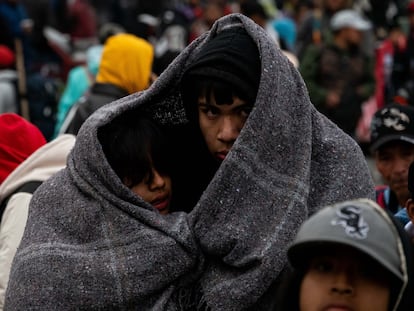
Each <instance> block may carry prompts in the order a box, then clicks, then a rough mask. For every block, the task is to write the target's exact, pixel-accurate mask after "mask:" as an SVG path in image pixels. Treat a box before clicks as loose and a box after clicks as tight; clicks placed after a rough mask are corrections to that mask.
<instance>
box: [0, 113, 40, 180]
mask: <svg viewBox="0 0 414 311" xmlns="http://www.w3.org/2000/svg"><path fill="white" fill-rule="evenodd" d="M0 133H1V135H0V185H1V184H2V183H3V181H4V180H5V179H6V178H7V176H8V175H9V174H10V173H11V172H13V170H14V169H15V168H16V167H17V166H18V165H20V163H22V162H23V161H24V160H26V159H27V157H29V156H30V155H31V154H32V153H33V152H34V151H36V150H37V149H38V148H40V147H41V146H43V145H44V144H45V143H46V139H45V137H44V136H43V134H42V132H41V131H40V130H39V129H38V128H37V127H36V126H35V125H34V124H32V123H30V122H28V121H27V120H25V119H24V118H23V117H21V116H19V115H18V114H15V113H3V114H0Z"/></svg>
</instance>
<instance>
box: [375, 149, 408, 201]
mask: <svg viewBox="0 0 414 311" xmlns="http://www.w3.org/2000/svg"><path fill="white" fill-rule="evenodd" d="M413 161H414V145H413V144H410V143H407V142H403V141H392V142H389V143H387V144H385V145H383V146H381V147H380V148H378V150H377V151H376V152H375V163H376V166H377V169H378V172H379V173H380V174H381V176H382V178H383V180H384V182H385V183H386V184H387V185H389V187H390V188H391V190H392V191H393V192H394V193H395V194H396V196H397V199H398V202H399V203H400V205H401V206H404V205H405V202H407V200H408V199H409V197H410V193H409V191H408V168H409V166H410V164H411V162H413Z"/></svg>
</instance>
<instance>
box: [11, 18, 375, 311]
mask: <svg viewBox="0 0 414 311" xmlns="http://www.w3.org/2000/svg"><path fill="white" fill-rule="evenodd" d="M229 26H239V27H244V28H245V29H246V30H247V32H248V33H249V34H250V35H251V36H252V38H253V40H254V41H255V42H256V43H257V46H258V49H259V52H260V58H261V62H262V72H261V81H260V86H259V90H258V94H257V100H256V103H255V107H254V109H253V111H252V112H251V114H250V116H249V118H248V119H247V122H246V124H245V126H244V128H243V129H242V131H241V133H240V136H239V138H238V139H237V141H236V142H235V144H234V146H233V148H232V149H231V152H230V153H229V154H228V156H227V157H226V159H225V160H224V161H223V163H222V164H221V166H220V167H219V169H218V171H217V172H216V174H215V175H214V177H213V179H212V180H211V182H210V183H209V185H208V186H207V188H206V189H205V191H204V192H203V194H202V196H201V198H200V200H199V201H198V203H197V204H196V206H194V208H193V210H192V211H191V212H190V213H188V214H187V213H184V212H175V213H171V214H169V215H165V216H163V215H160V214H159V213H157V212H156V211H155V209H153V208H152V207H151V206H150V205H149V204H147V203H146V202H144V201H142V200H141V199H140V198H138V197H136V196H135V195H134V194H133V193H132V192H131V191H130V190H129V189H128V188H126V187H125V186H124V185H123V184H122V183H121V181H120V180H119V179H118V178H117V176H116V175H115V173H114V172H113V171H112V170H111V168H110V166H109V164H108V163H107V162H106V160H105V157H104V155H103V151H102V148H101V145H100V143H99V140H98V135H97V133H98V129H99V128H100V127H102V126H103V125H105V124H107V123H108V122H111V120H112V119H113V118H114V117H116V116H117V115H120V114H123V113H128V112H129V111H130V110H132V109H145V110H147V111H151V112H152V113H153V116H154V118H156V119H157V120H160V121H162V122H163V123H164V124H169V125H170V126H175V125H180V124H184V123H185V122H187V119H186V116H185V112H184V110H183V107H182V101H181V98H180V89H179V84H178V82H179V80H180V78H181V76H182V73H183V71H184V70H185V68H186V67H187V66H188V65H189V64H191V62H192V59H194V57H195V55H197V53H198V51H199V49H200V48H202V47H203V44H204V43H205V42H207V41H208V40H210V38H211V36H214V34H215V33H217V32H220V31H221V30H222V29H223V28H224V27H229ZM183 139H185V138H184V137H183ZM183 156H186V157H188V158H189V159H188V161H191V154H189V155H188V154H187V155H183ZM190 182H191V181H190ZM360 197H367V198H371V199H375V193H374V184H373V181H372V179H371V175H370V172H369V169H368V167H367V164H366V162H365V159H364V156H363V154H362V152H361V150H360V148H359V146H358V145H357V143H356V142H355V141H354V140H353V139H352V138H351V137H349V136H347V135H346V134H345V133H344V132H343V131H341V130H340V129H339V128H338V127H337V126H335V125H334V124H333V123H332V122H330V121H329V120H328V119H327V118H326V117H324V116H323V115H321V114H320V113H318V112H317V110H316V109H315V107H314V106H313V105H312V104H311V102H310V100H309V96H308V92H307V89H306V87H305V84H304V81H303V80H302V78H301V76H300V74H299V73H298V71H297V70H296V69H295V68H294V66H293V65H291V64H290V62H289V61H288V59H287V58H286V57H285V56H284V55H283V54H282V53H281V51H280V50H279V48H278V47H277V46H276V44H275V43H274V41H273V40H272V38H270V37H269V36H268V35H267V34H266V33H265V32H264V30H263V29H262V28H260V27H259V26H257V25H256V24H254V23H253V22H252V21H251V20H250V19H248V18H246V17H244V16H243V15H239V14H233V15H228V16H225V17H223V18H221V19H219V20H218V21H217V22H216V23H215V24H214V26H213V27H212V29H211V31H210V32H208V33H206V34H204V35H203V36H201V37H200V38H198V39H197V40H195V41H194V42H193V43H192V44H190V45H189V46H188V47H187V48H186V49H185V50H184V51H183V52H182V53H181V54H180V55H179V56H178V57H177V58H176V59H175V60H174V61H173V62H172V64H171V65H170V66H169V67H168V68H167V70H166V71H165V72H164V73H163V74H162V75H161V76H160V77H159V79H158V80H157V81H156V82H155V83H154V84H153V85H152V86H151V87H150V88H149V89H148V90H146V91H143V92H141V93H137V94H133V95H130V96H127V97H124V98H122V99H120V100H118V101H115V102H113V103H110V104H108V105H106V106H104V107H103V108H101V109H100V110H98V111H97V112H96V113H94V114H93V115H92V116H91V117H90V118H89V119H88V120H87V121H86V122H85V123H84V125H83V126H82V128H81V130H80V132H79V135H78V138H77V141H76V145H75V147H74V149H73V150H72V152H71V154H70V156H69V158H68V165H67V168H66V169H64V170H63V171H61V172H59V173H58V174H56V175H55V176H53V177H52V178H50V179H49V180H48V181H46V182H45V183H44V184H43V185H42V186H41V187H40V188H39V189H38V191H36V192H35V194H34V196H33V200H32V202H31V205H30V212H29V219H28V222H27V226H26V230H25V233H24V236H23V240H22V243H21V245H20V247H19V249H18V251H17V254H16V257H15V259H14V262H13V266H12V271H11V275H10V282H9V287H8V290H7V293H6V308H5V310H86V309H87V310H184V309H189V310H196V309H211V310H244V309H249V308H250V309H252V310H260V308H263V309H265V307H263V305H261V304H262V301H263V299H262V298H263V297H264V296H266V297H272V296H273V293H272V292H270V293H269V291H270V288H271V285H272V284H273V283H274V282H275V281H276V280H277V278H278V276H279V274H280V273H281V271H282V269H283V268H284V267H285V266H286V263H287V260H286V250H287V247H288V245H289V243H290V242H291V241H292V239H293V237H294V236H295V234H296V232H297V230H298V228H299V226H300V225H301V224H302V222H303V221H304V220H305V219H307V218H308V217H309V215H311V214H312V213H314V212H315V211H316V210H317V209H319V208H320V207H322V206H324V205H327V204H331V203H333V202H337V201H341V200H345V199H351V198H360ZM194 301H195V303H194Z"/></svg>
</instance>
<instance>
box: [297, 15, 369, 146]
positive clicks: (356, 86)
mask: <svg viewBox="0 0 414 311" xmlns="http://www.w3.org/2000/svg"><path fill="white" fill-rule="evenodd" d="M330 22H331V24H330V29H331V31H332V33H333V40H332V41H331V42H323V44H316V45H315V44H311V45H309V46H308V48H307V49H306V50H305V51H304V53H303V56H302V60H301V62H300V67H299V70H300V72H301V74H302V76H303V79H304V80H305V82H306V85H307V86H308V89H309V94H310V97H311V100H312V103H313V104H314V105H315V107H316V108H317V109H318V110H319V111H320V112H322V113H323V114H324V115H326V116H327V117H328V118H329V119H331V120H332V121H333V122H334V123H336V124H337V125H338V126H339V127H340V128H341V129H342V130H344V131H345V132H346V133H347V134H349V135H350V136H351V137H354V139H356V127H357V124H358V121H359V119H360V118H361V115H362V108H361V106H362V104H363V103H364V101H366V100H368V99H369V98H370V97H371V96H372V95H373V94H374V88H375V80H374V76H373V72H374V58H373V57H371V56H370V55H367V54H366V53H364V51H363V50H362V48H361V43H362V39H363V32H364V31H367V30H369V29H371V23H370V22H369V21H367V20H365V19H364V18H362V16H361V15H360V14H358V13H357V12H356V11H355V10H350V9H347V10H341V11H339V12H337V13H336V14H335V15H334V16H333V17H332V18H331V20H330Z"/></svg>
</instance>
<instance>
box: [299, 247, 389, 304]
mask: <svg viewBox="0 0 414 311" xmlns="http://www.w3.org/2000/svg"><path fill="white" fill-rule="evenodd" d="M330 250H332V251H330V252H329V253H328V252H326V253H325V254H320V255H319V254H318V255H316V256H315V257H314V258H313V259H312V260H311V262H310V265H309V268H308V270H307V272H306V273H305V275H304V278H303V280H302V283H301V286H300V292H299V304H300V310H301V311H319V310H354V311H386V310H388V302H389V298H390V285H389V280H387V279H386V277H385V275H386V273H385V271H384V268H382V267H381V266H379V264H377V263H375V262H374V261H373V260H369V259H368V258H367V257H365V256H363V255H362V254H360V253H359V252H357V251H355V250H353V249H351V248H348V247H347V248H343V247H335V248H333V249H330Z"/></svg>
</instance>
